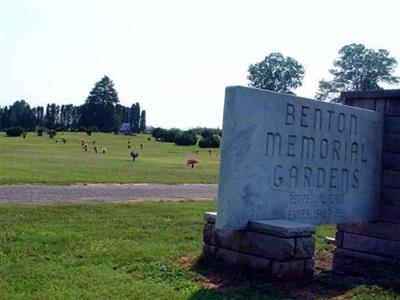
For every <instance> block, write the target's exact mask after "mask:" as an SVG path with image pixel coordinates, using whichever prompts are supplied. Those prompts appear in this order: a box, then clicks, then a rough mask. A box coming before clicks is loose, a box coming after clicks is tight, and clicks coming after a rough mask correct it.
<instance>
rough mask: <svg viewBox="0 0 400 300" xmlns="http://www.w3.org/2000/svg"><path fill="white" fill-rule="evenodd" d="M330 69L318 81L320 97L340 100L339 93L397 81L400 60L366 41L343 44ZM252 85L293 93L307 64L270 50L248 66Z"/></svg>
mask: <svg viewBox="0 0 400 300" xmlns="http://www.w3.org/2000/svg"><path fill="white" fill-rule="evenodd" d="M338 54H339V55H338V58H337V59H336V60H335V61H334V62H333V68H332V69H330V70H329V73H330V75H331V79H328V80H327V79H322V80H320V81H319V86H318V92H317V93H316V95H315V97H316V98H317V99H318V100H328V101H332V102H339V101H340V93H341V92H346V91H368V90H381V89H383V87H382V85H381V84H382V83H386V84H398V83H399V82H400V78H399V77H398V76H395V75H394V72H395V70H396V67H397V61H396V59H395V58H394V57H391V56H390V53H389V51H387V50H385V49H378V50H374V49H369V48H366V47H365V46H364V45H363V44H355V43H353V44H349V45H345V46H343V47H342V48H341V49H340V50H339V53H338ZM248 71H249V74H248V77H247V78H248V79H249V81H250V84H249V85H250V86H253V87H256V88H261V89H267V90H271V91H275V92H279V93H286V94H294V92H293V91H294V89H296V88H298V87H300V86H301V85H302V81H303V79H304V73H305V69H304V66H303V65H302V64H301V63H299V62H298V61H297V60H295V59H294V58H292V57H286V56H284V55H282V54H281V53H279V52H275V53H271V54H269V55H268V56H266V57H265V58H264V60H262V61H260V62H258V63H255V64H251V65H250V66H249V69H248Z"/></svg>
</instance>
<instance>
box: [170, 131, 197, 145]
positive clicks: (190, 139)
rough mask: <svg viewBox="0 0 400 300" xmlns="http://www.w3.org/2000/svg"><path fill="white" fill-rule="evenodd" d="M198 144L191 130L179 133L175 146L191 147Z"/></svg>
mask: <svg viewBox="0 0 400 300" xmlns="http://www.w3.org/2000/svg"><path fill="white" fill-rule="evenodd" d="M196 143H197V137H196V135H195V134H194V133H193V132H192V131H191V130H188V131H184V132H181V133H178V134H177V135H176V138H175V144H176V145H178V146H190V145H196Z"/></svg>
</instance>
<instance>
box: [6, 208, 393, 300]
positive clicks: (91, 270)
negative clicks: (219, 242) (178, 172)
mask: <svg viewBox="0 0 400 300" xmlns="http://www.w3.org/2000/svg"><path fill="white" fill-rule="evenodd" d="M207 210H215V202H211V201H210V202H162V203H161V202H159V203H155V202H151V203H150V202H148V203H135V204H104V203H103V204H80V205H36V206H28V205H25V206H23V205H1V206H0V228H1V231H0V299H41V300H42V299H279V298H288V297H289V296H290V297H294V298H299V297H300V295H303V296H304V295H306V297H303V299H304V298H305V299H309V297H310V296H311V295H314V296H315V298H331V297H330V296H341V297H342V298H340V299H348V298H351V297H355V298H357V299H392V298H396V297H397V295H398V294H397V293H396V292H395V291H394V290H391V289H390V288H388V286H390V287H392V288H393V287H395V286H396V284H395V283H396V282H397V286H400V285H399V284H398V282H399V280H398V279H397V278H398V277H396V276H394V277H393V276H392V277H387V278H386V279H385V281H381V282H380V281H377V282H375V283H374V284H370V285H365V284H357V283H352V282H350V283H349V282H348V281H344V280H342V279H341V278H340V277H339V278H337V277H335V278H331V277H329V276H330V275H325V276H324V277H321V278H319V279H316V280H314V281H312V282H301V281H300V282H289V283H279V282H268V281H267V280H265V278H257V277H255V278H252V277H251V276H248V274H247V275H246V276H242V277H240V276H239V277H237V278H236V277H235V276H237V274H235V273H233V272H231V274H228V276H232V275H233V277H234V278H236V279H232V278H230V280H226V279H224V276H223V275H218V274H220V273H219V272H220V269H219V267H218V265H209V266H208V267H204V265H205V264H204V263H203V266H202V264H200V263H196V259H197V257H198V256H199V255H200V252H201V245H202V225H203V220H202V215H203V212H204V211H207ZM333 231H334V227H333V226H320V227H319V228H318V233H317V239H318V243H317V251H323V249H324V247H322V242H321V238H322V236H323V235H325V234H329V235H331V236H332V234H333ZM232 273H233V274H232ZM222 274H223V273H222ZM218 276H219V277H218ZM225 276H226V274H225ZM212 280H214V281H212ZM232 280H233V281H232ZM396 280H397V281H396ZM305 291H307V293H306V292H305ZM307 295H308V297H307ZM327 295H330V296H329V297H327ZM371 297H372V298H371Z"/></svg>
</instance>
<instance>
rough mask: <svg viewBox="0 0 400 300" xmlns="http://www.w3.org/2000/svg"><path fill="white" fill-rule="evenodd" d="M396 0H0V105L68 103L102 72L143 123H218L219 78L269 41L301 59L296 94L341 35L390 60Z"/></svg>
mask: <svg viewBox="0 0 400 300" xmlns="http://www.w3.org/2000/svg"><path fill="white" fill-rule="evenodd" d="M399 3H400V1H396V0H376V1H367V0H360V1H357V0H353V1H350V0H346V1H345V0H343V1H338V0H333V1H328V0H324V1H321V0H319V1H318V0H316V1H311V0H309V1H308V0H304V1H298V0H297V1H296V0H293V1H288V0H286V1H283V0H279V1H278V0H276V1H268V0H260V1H255V0H246V1H245V0H243V1H234V0H201V1H200V0H198V1H190V0H182V1H176V0H168V1H167V0H160V1H152V0H142V1H116V0H112V1H111V0H110V1H89V0H87V1H85V0H81V1H73V0H69V1H57V0H52V1H18V0H14V1H5V0H0V20H1V21H0V22H1V23H0V106H4V105H9V104H11V103H12V102H14V101H15V100H18V99H25V100H26V101H28V102H29V103H30V104H31V105H32V106H36V105H45V104H46V103H49V102H56V103H58V104H67V103H73V104H76V105H79V104H82V103H83V102H84V100H85V99H86V97H87V95H88V93H89V91H90V90H91V89H92V88H93V86H94V83H95V82H96V81H98V80H100V79H101V77H102V76H103V75H105V74H106V75H108V76H109V77H110V78H111V79H112V80H113V81H114V83H115V88H116V89H117V91H118V93H119V97H120V101H121V103H122V104H123V105H130V104H132V103H133V102H137V101H138V102H140V104H141V106H142V108H144V109H146V111H147V115H148V120H147V123H148V125H154V126H163V127H180V128H189V127H195V126H209V127H217V126H219V127H221V124H222V110H223V100H224V89H225V87H226V86H228V85H248V81H247V79H246V77H247V69H248V66H249V65H250V64H252V63H256V62H259V61H260V60H262V59H263V58H264V57H265V56H266V55H268V54H269V53H271V52H276V51H278V52H281V53H282V54H284V55H286V56H291V57H293V58H295V59H296V60H298V61H299V62H300V63H302V64H303V65H304V66H305V69H306V74H305V79H304V81H303V86H302V87H301V88H299V89H297V90H296V93H297V94H298V95H300V96H304V97H308V98H313V97H314V95H315V92H316V90H317V87H318V81H319V80H320V79H321V78H329V74H328V69H329V68H330V67H331V66H332V62H333V60H334V59H335V58H336V57H337V52H338V50H339V49H340V48H341V47H342V46H344V45H346V44H349V43H353V42H355V43H363V44H365V45H366V46H367V47H368V48H374V49H378V48H384V49H387V50H389V51H390V53H391V55H392V56H394V57H395V58H396V59H397V60H398V61H399V62H400V4H399ZM396 73H397V75H399V74H400V72H399V68H398V69H397V72H396ZM392 88H395V87H392Z"/></svg>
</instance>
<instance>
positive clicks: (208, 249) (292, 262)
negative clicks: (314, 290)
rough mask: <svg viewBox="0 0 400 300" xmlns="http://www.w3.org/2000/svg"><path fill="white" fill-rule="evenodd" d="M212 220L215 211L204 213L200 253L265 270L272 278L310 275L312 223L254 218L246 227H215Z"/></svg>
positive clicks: (312, 243) (312, 270)
mask: <svg viewBox="0 0 400 300" xmlns="http://www.w3.org/2000/svg"><path fill="white" fill-rule="evenodd" d="M215 219H216V213H215V212H214V213H211V212H207V213H205V214H204V220H205V224H204V246H203V255H204V256H206V257H213V258H214V259H217V260H219V261H222V262H223V263H225V264H227V265H232V266H237V267H245V268H251V269H254V270H257V271H261V272H266V273H267V274H268V275H269V276H271V277H272V278H304V277H310V276H312V275H313V274H314V249H315V239H314V237H313V234H314V233H315V227H314V226H312V225H305V224H299V223H295V222H290V221H286V220H270V221H266V220H262V221H258V220H255V221H250V222H249V224H248V227H247V229H246V230H218V229H216V228H215Z"/></svg>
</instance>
